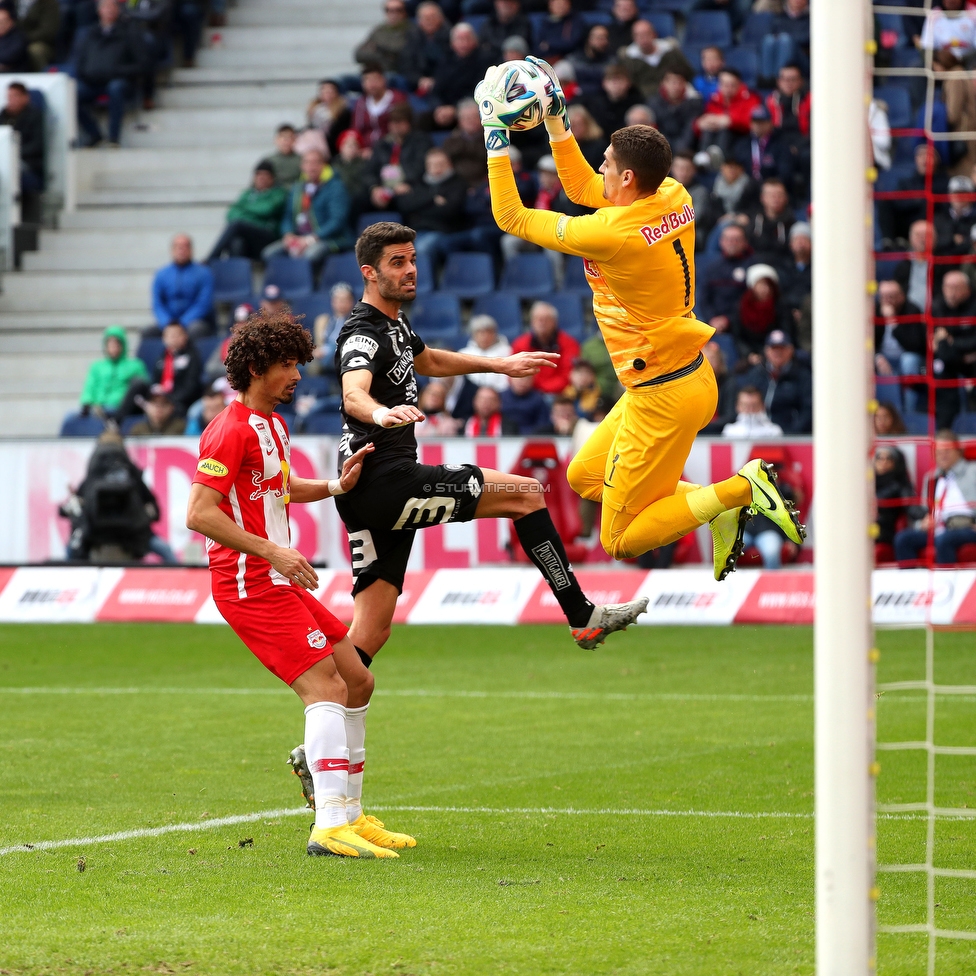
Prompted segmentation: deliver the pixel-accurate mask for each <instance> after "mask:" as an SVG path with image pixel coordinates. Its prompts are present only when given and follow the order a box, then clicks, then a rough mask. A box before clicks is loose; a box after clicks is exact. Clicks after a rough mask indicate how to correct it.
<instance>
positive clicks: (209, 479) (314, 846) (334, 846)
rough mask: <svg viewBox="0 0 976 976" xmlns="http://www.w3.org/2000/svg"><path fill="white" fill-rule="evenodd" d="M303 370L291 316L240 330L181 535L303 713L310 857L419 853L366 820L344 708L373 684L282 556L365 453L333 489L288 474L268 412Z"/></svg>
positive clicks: (291, 560)
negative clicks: (192, 543) (301, 509)
mask: <svg viewBox="0 0 976 976" xmlns="http://www.w3.org/2000/svg"><path fill="white" fill-rule="evenodd" d="M311 358H312V340H311V337H310V336H309V334H308V333H307V332H306V331H305V329H303V328H302V326H301V325H299V324H298V323H297V322H295V321H294V320H293V319H292V317H291V316H290V315H287V314H280V313H279V314H271V315H262V314H258V315H252V316H251V317H250V318H249V319H248V320H247V322H245V323H244V324H243V325H241V326H240V327H238V329H237V331H236V332H235V334H234V338H233V339H232V340H231V343H230V346H229V348H228V351H227V360H226V366H227V378H228V380H229V381H230V384H231V386H232V387H233V388H234V389H235V390H237V399H236V400H235V401H234V402H232V403H231V404H229V405H228V406H227V407H226V408H225V409H224V410H223V412H222V413H220V414H219V415H218V416H217V417H216V418H215V419H214V420H213V421H211V423H210V424H209V425H208V426H207V428H206V430H205V431H204V433H203V436H202V437H201V438H200V459H199V462H198V463H197V470H196V474H195V475H194V479H193V486H192V488H191V489H190V502H189V506H188V510H187V519H186V524H187V527H188V528H189V529H191V530H193V531H196V532H200V533H202V534H203V535H205V536H206V537H207V540H208V543H207V549H208V552H209V555H210V572H211V580H212V590H213V597H214V602H215V603H216V604H217V609H218V610H219V611H220V613H221V615H222V616H223V617H224V619H225V620H226V621H227V623H229V624H230V625H231V627H232V628H233V629H234V631H235V633H236V634H237V635H238V637H240V638H241V640H242V641H243V642H244V643H245V644H246V645H247V646H248V648H250V650H251V651H252V652H253V653H254V654H255V656H256V657H257V658H258V659H259V660H260V661H261V663H262V664H264V666H265V667H266V668H268V669H269V670H270V671H271V672H272V673H274V674H276V675H277V676H278V677H279V678H281V680H282V681H284V682H285V683H286V684H287V685H289V686H290V687H291V688H292V689H293V690H294V691H295V692H296V693H297V694H298V696H299V698H301V700H302V702H303V703H304V705H305V755H306V761H307V764H308V767H309V770H310V772H311V777H312V781H313V786H314V797H315V824H314V826H313V828H312V834H311V837H310V838H309V842H308V848H307V849H308V852H309V854H335V855H339V856H345V857H397V856H398V855H397V854H396V852H395V850H393V848H402V847H413V846H414V845H415V843H416V841H414V839H413V838H412V837H409V836H407V835H406V834H396V833H393V832H392V831H388V830H385V829H384V828H383V825H382V824H381V823H380V822H379V821H378V820H376V818H375V817H367V816H366V815H365V814H364V813H363V810H362V805H361V794H362V772H363V763H364V760H365V737H366V726H365V711H366V709H365V708H352V709H350V708H347V707H346V705H347V702H348V701H349V699H350V696H354V698H355V699H356V700H359V699H361V698H362V697H363V696H364V695H365V698H366V700H367V701H368V699H369V695H370V693H371V692H372V686H373V677H372V675H371V674H370V672H369V671H368V670H367V669H366V667H365V666H364V665H363V663H362V661H361V660H360V658H359V655H358V654H357V652H356V649H355V647H354V646H353V644H352V642H351V641H350V640H349V638H348V637H347V636H346V634H347V631H348V628H347V627H346V626H345V625H344V624H343V623H342V622H341V621H339V620H337V619H336V617H334V616H333V615H332V614H331V613H329V611H328V610H327V609H326V608H325V607H323V606H322V604H321V603H319V602H318V600H316V599H315V598H314V597H313V596H311V595H310V594H309V592H308V591H309V590H314V589H316V588H317V586H318V576H317V575H316V573H315V570H314V569H313V568H312V566H311V565H310V564H309V562H308V561H307V560H306V559H305V557H304V556H303V555H302V554H301V553H300V552H299V551H298V550H297V549H293V548H291V531H290V528H289V524H288V507H289V505H290V504H291V502H293V501H294V502H315V501H320V500H322V499H324V498H329V497H331V496H334V495H341V494H344V493H345V492H347V491H348V490H349V489H351V488H352V487H353V486H354V485H355V484H356V482H357V481H358V480H359V475H360V472H361V470H362V460H363V458H364V457H365V456H366V455H367V454H368V453H370V452H371V451H372V449H373V448H372V445H371V444H368V445H365V446H364V447H363V448H362V449H361V450H359V451H357V452H356V453H355V454H354V455H353V456H352V457H350V458H349V459H348V460H347V461H346V463H345V464H344V465H343V467H342V473H341V475H340V477H338V478H335V479H333V480H332V481H312V480H309V479H306V478H297V477H295V476H294V475H293V474H292V472H291V464H290V443H289V439H288V428H287V426H286V425H285V422H284V421H283V420H282V419H281V417H280V416H277V415H275V414H274V408H275V406H276V405H277V404H279V403H290V402H291V400H292V397H293V396H294V394H295V387H296V386H297V384H298V381H299V379H300V378H301V374H300V373H299V371H298V364H299V363H307V362H309V361H310V360H311Z"/></svg>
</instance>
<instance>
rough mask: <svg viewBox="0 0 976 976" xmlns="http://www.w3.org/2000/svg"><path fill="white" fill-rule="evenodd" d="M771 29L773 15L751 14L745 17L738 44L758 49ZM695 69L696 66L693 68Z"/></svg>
mask: <svg viewBox="0 0 976 976" xmlns="http://www.w3.org/2000/svg"><path fill="white" fill-rule="evenodd" d="M772 29H773V15H772V14H765V13H753V14H749V16H748V17H746V22H745V23H744V24H743V25H742V33H741V34H740V35H739V43H740V44H749V45H751V46H752V47H755V48H758V47H759V45H760V44H762V42H763V38H764V37H765V36H766V35H767V34H769V33H770V32H771V31H772ZM695 67H697V65H696V66H695Z"/></svg>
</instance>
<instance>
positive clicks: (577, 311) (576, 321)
mask: <svg viewBox="0 0 976 976" xmlns="http://www.w3.org/2000/svg"><path fill="white" fill-rule="evenodd" d="M540 301H543V302H548V303H549V304H550V305H552V306H553V307H554V308H555V309H556V311H557V312H558V313H559V328H560V329H562V330H563V332H567V333H569V335H571V336H572V337H573V338H574V339H575V340H576V341H577V342H582V341H583V339H584V334H583V333H584V330H583V310H582V308H580V297H579V295H574V294H573V293H572V292H568V291H554V292H552V294H549V295H543V296H542V297H541V298H540Z"/></svg>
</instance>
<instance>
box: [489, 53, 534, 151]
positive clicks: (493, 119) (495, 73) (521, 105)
mask: <svg viewBox="0 0 976 976" xmlns="http://www.w3.org/2000/svg"><path fill="white" fill-rule="evenodd" d="M517 74H518V71H517V70H516V69H515V68H509V67H506V66H505V65H503V64H502V65H497V64H493V65H492V66H491V67H490V68H489V69H488V70H487V71H486V72H485V77H484V80H483V81H479V82H478V86H477V88H475V90H474V98H475V101H476V102H477V103H478V111H479V112H480V113H481V125H482V128H483V129H484V130H485V147H486V148H487V150H488V152H489V154H496V155H503V154H505V153H507V152H508V147H509V144H510V142H511V138H510V135H509V129H508V127H509V125H511V123H512V122H514V121H515V120H516V119H517V118H518V117H519V116H520V115H521V114H522V113H523V112H524V111H525V109H526V108H527V107H528V106H529V105H531V104H532V101H533V99H535V98H536V95H535V93H534V92H525V91H524V90H523V91H522V92H520V93H516V92H513V91H512V88H513V85H514V83H515V79H516V76H517Z"/></svg>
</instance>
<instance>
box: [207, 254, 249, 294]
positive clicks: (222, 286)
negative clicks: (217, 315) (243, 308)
mask: <svg viewBox="0 0 976 976" xmlns="http://www.w3.org/2000/svg"><path fill="white" fill-rule="evenodd" d="M210 270H211V271H212V272H213V277H214V301H215V302H229V303H230V304H231V305H239V304H240V303H241V302H246V301H247V300H248V299H249V298H250V297H251V262H250V261H248V259H247V258H222V259H221V260H220V261H214V262H213V263H212V264H211V265H210Z"/></svg>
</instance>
